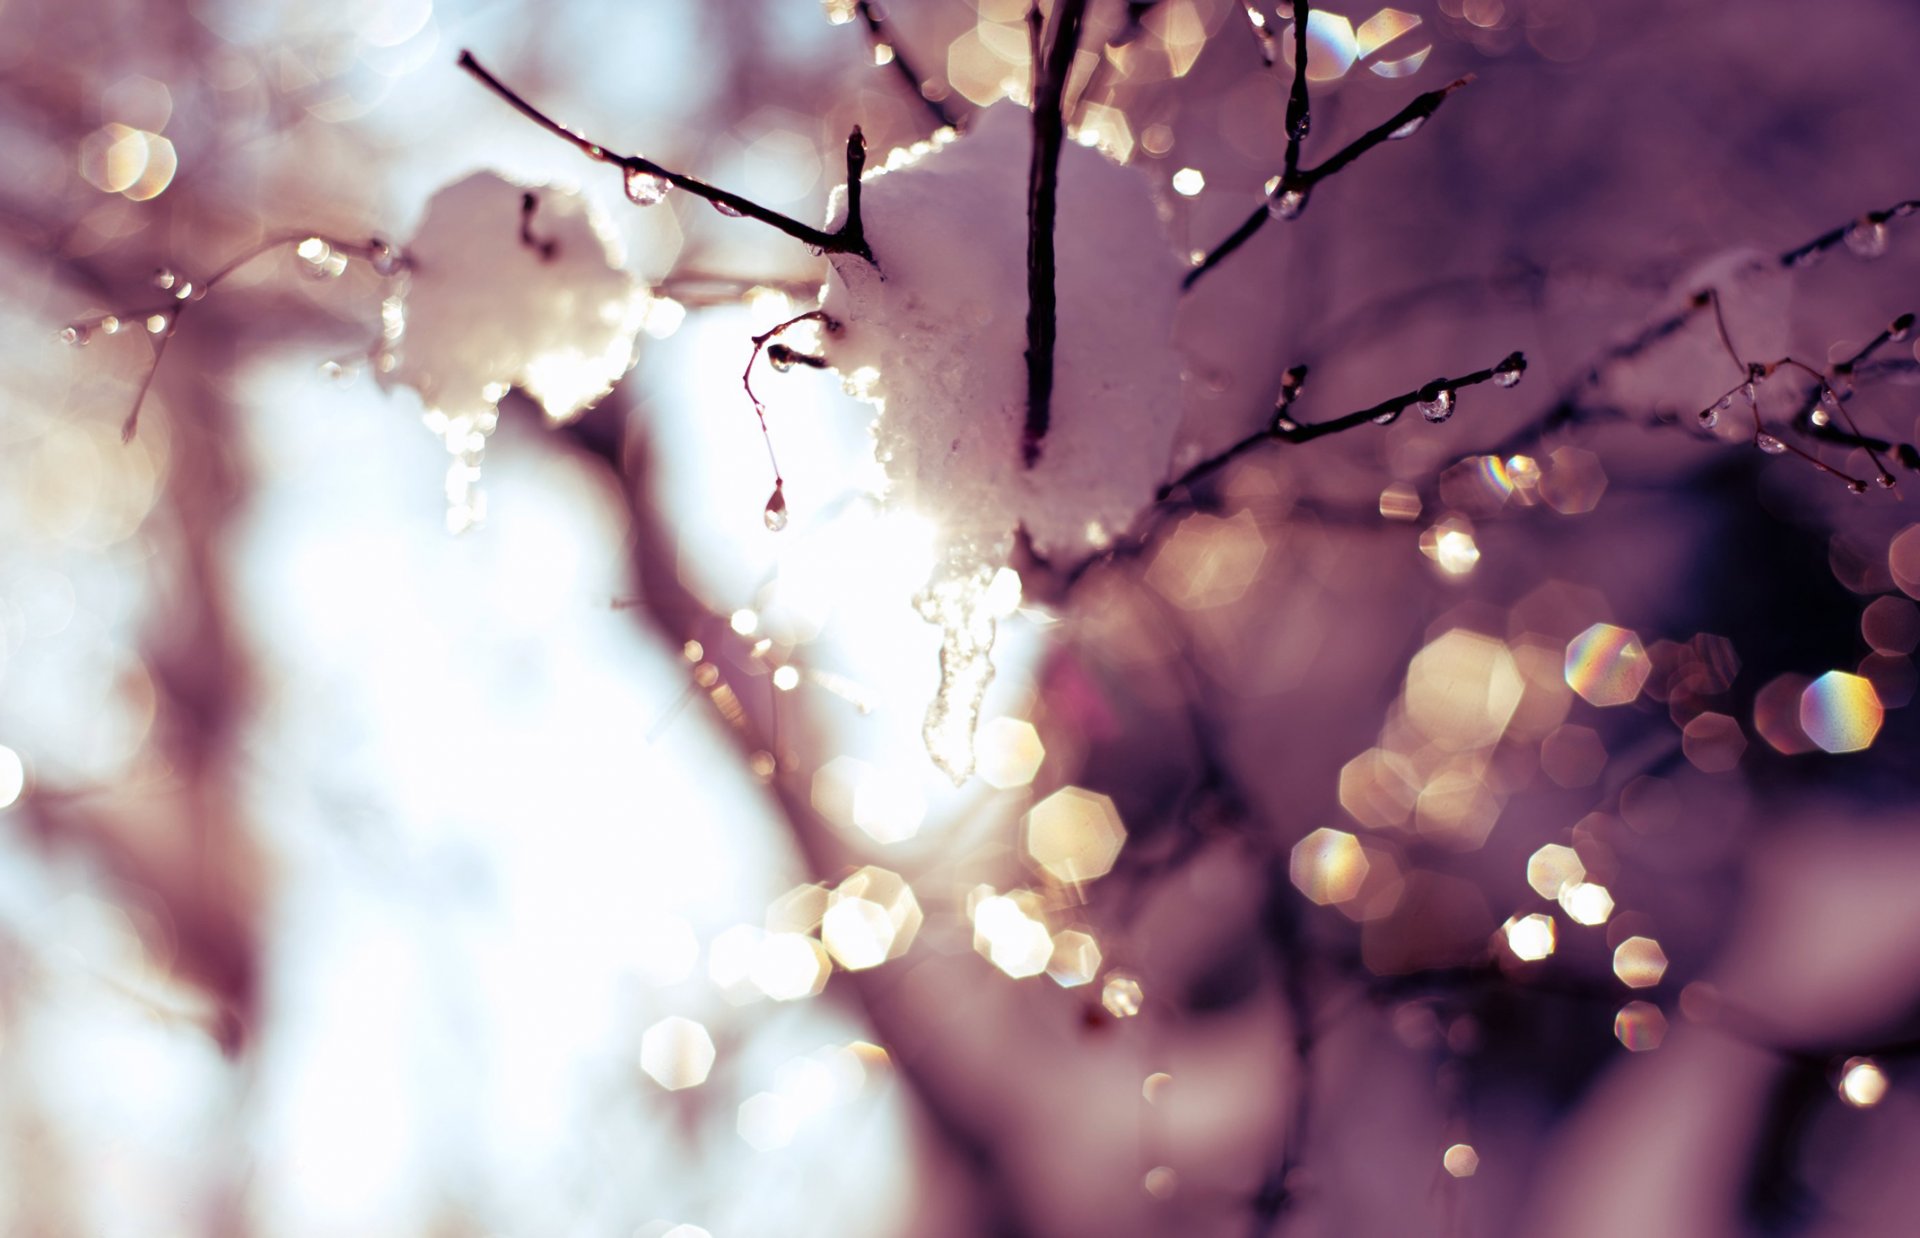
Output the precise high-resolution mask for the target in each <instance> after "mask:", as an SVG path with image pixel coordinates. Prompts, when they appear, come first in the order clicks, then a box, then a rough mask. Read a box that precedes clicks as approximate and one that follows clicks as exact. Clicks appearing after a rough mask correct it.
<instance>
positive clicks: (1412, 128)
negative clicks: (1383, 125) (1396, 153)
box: [1387, 116, 1427, 142]
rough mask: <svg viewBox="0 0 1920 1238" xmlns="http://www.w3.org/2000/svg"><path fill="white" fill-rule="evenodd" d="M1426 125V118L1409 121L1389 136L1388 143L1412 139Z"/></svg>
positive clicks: (1415, 118) (1418, 117) (1419, 117)
mask: <svg viewBox="0 0 1920 1238" xmlns="http://www.w3.org/2000/svg"><path fill="white" fill-rule="evenodd" d="M1426 123H1427V118H1426V117H1424V116H1416V117H1414V118H1413V119H1412V120H1409V121H1408V122H1407V123H1406V124H1404V125H1401V126H1400V127H1399V128H1398V129H1395V130H1394V131H1393V132H1392V133H1389V134H1388V135H1387V141H1389V142H1398V141H1399V140H1400V139H1402V138H1410V137H1412V136H1413V135H1414V134H1416V133H1418V132H1420V126H1421V125H1424V124H1426Z"/></svg>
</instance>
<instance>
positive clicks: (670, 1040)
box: [640, 1015, 713, 1092]
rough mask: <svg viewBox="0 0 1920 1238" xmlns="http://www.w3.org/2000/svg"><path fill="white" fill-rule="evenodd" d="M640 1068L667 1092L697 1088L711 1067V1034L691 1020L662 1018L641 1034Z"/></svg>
mask: <svg viewBox="0 0 1920 1238" xmlns="http://www.w3.org/2000/svg"><path fill="white" fill-rule="evenodd" d="M640 1069H641V1070H644V1071H646V1072H647V1075H648V1076H649V1077H650V1078H652V1080H653V1081H654V1082H655V1083H657V1084H659V1085H660V1086H661V1087H663V1088H665V1089H667V1091H669V1092H678V1091H679V1090H681V1089H682V1088H694V1087H699V1086H700V1085H701V1084H703V1083H705V1082H706V1081H707V1075H708V1074H709V1073H710V1072H711V1071H712V1070H713V1037H711V1036H709V1035H708V1034H707V1029H706V1028H704V1027H702V1026H701V1025H700V1024H698V1023H695V1022H694V1021H693V1020H692V1019H683V1018H681V1017H680V1016H679V1015H674V1016H672V1017H670V1018H665V1019H662V1020H660V1021H659V1022H658V1023H656V1024H654V1025H653V1026H652V1027H650V1028H648V1029H647V1030H646V1032H645V1033H644V1034H643V1035H642V1036H641V1037H640Z"/></svg>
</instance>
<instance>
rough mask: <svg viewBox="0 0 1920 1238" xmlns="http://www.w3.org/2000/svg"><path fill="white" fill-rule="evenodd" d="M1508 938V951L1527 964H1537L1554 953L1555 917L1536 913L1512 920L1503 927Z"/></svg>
mask: <svg viewBox="0 0 1920 1238" xmlns="http://www.w3.org/2000/svg"><path fill="white" fill-rule="evenodd" d="M1502 931H1503V932H1505V933H1506V936H1507V949H1509V950H1511V951H1513V956H1514V957H1515V958H1517V959H1520V960H1522V961H1523V962H1527V963H1537V962H1539V961H1540V960H1541V959H1544V958H1546V957H1547V956H1548V955H1550V954H1552V953H1553V947H1554V944H1555V943H1554V929H1553V917H1552V916H1548V915H1542V914H1541V913H1539V912H1535V913H1533V914H1532V915H1527V916H1519V917H1517V918H1514V919H1510V920H1508V921H1507V922H1506V924H1505V925H1503V926H1502Z"/></svg>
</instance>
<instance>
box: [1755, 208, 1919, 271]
mask: <svg viewBox="0 0 1920 1238" xmlns="http://www.w3.org/2000/svg"><path fill="white" fill-rule="evenodd" d="M1915 212H1920V198H1909V199H1907V200H1906V201H1905V202H1896V203H1894V204H1893V205H1892V206H1890V207H1888V208H1887V209H1885V210H1883V211H1868V212H1867V213H1866V214H1864V215H1862V216H1860V218H1858V219H1854V220H1849V221H1848V222H1846V223H1844V224H1841V225H1840V226H1839V227H1838V228H1832V229H1829V230H1828V231H1826V232H1822V233H1821V234H1820V235H1819V236H1816V237H1814V238H1813V239H1812V240H1811V241H1808V242H1807V243H1806V244H1804V245H1797V246H1795V247H1794V248H1792V249H1789V250H1788V251H1787V252H1786V253H1784V254H1781V255H1780V265H1781V266H1783V267H1803V266H1808V265H1810V264H1812V263H1814V262H1817V261H1818V260H1819V259H1820V257H1821V255H1823V254H1825V253H1826V252H1827V251H1828V250H1830V249H1837V248H1839V247H1840V246H1842V245H1845V246H1847V247H1848V248H1850V249H1855V250H1858V251H1859V252H1860V253H1861V255H1862V256H1863V257H1869V258H1871V257H1875V256H1876V255H1878V253H1879V252H1880V250H1882V249H1884V248H1885V247H1886V225H1887V224H1888V223H1889V222H1890V221H1892V220H1896V219H1905V218H1906V217H1907V216H1909V215H1912V214H1914V213H1915Z"/></svg>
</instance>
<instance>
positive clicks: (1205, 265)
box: [1180, 6, 1473, 291]
mask: <svg viewBox="0 0 1920 1238" xmlns="http://www.w3.org/2000/svg"><path fill="white" fill-rule="evenodd" d="M1303 7H1304V6H1303ZM1302 63H1303V64H1304V59H1303V60H1302ZM1305 81H1306V73H1305V70H1304V69H1301V70H1300V71H1299V73H1298V76H1297V81H1296V92H1297V94H1299V95H1301V96H1304V95H1305V93H1306V87H1305ZM1472 81H1473V74H1471V73H1469V74H1467V75H1466V76H1465V77H1462V78H1459V79H1458V80H1456V81H1452V82H1449V83H1447V84H1446V85H1445V86H1442V87H1440V88H1439V89H1438V90H1429V91H1427V92H1426V93H1425V94H1423V95H1419V96H1417V97H1416V98H1415V99H1414V100H1413V102H1411V103H1409V104H1407V105H1406V106H1405V107H1403V108H1401V109H1400V110H1399V111H1397V112H1395V113H1394V114H1393V115H1392V116H1390V117H1388V118H1387V119H1386V120H1384V121H1382V122H1381V123H1380V124H1378V125H1375V126H1374V127H1373V128H1371V129H1369V130H1367V131H1366V132H1365V133H1363V134H1361V135H1360V136H1359V137H1357V138H1355V139H1354V140H1353V141H1351V142H1349V143H1347V145H1345V146H1344V147H1342V148H1341V149H1340V150H1339V151H1338V152H1336V153H1335V154H1333V155H1332V156H1330V157H1329V158H1328V159H1327V160H1326V161H1325V162H1323V163H1321V164H1319V165H1318V166H1316V167H1312V168H1306V169H1300V168H1297V167H1296V168H1290V169H1288V170H1287V171H1284V172H1282V173H1281V174H1280V175H1279V176H1276V177H1274V178H1273V180H1272V181H1271V182H1270V188H1269V189H1268V191H1267V197H1266V200H1265V201H1264V202H1262V203H1261V204H1260V206H1259V207H1258V208H1256V209H1255V210H1254V211H1253V213H1252V214H1250V215H1248V216H1247V218H1246V220H1245V221H1244V222H1242V223H1241V225H1240V226H1239V227H1238V228H1235V229H1234V230H1233V232H1232V233H1231V234H1230V235H1229V236H1228V237H1227V239H1226V240H1224V241H1222V242H1220V244H1218V245H1216V246H1215V247H1214V248H1213V249H1212V251H1210V252H1209V253H1208V254H1207V255H1206V257H1204V258H1202V259H1201V260H1200V262H1199V263H1198V264H1197V265H1196V266H1195V267H1194V268H1193V269H1192V270H1191V271H1188V272H1187V274H1186V277H1185V278H1184V279H1182V280H1181V281H1180V287H1181V289H1182V290H1183V291H1184V290H1187V289H1191V288H1192V287H1193V286H1194V285H1195V284H1196V283H1198V282H1200V277H1201V276H1203V275H1205V274H1206V273H1207V272H1208V271H1211V270H1213V268H1215V267H1217V266H1219V265H1220V264H1221V263H1222V262H1223V261H1225V260H1226V259H1227V257H1228V256H1229V255H1230V254H1232V253H1233V252H1234V251H1235V250H1237V249H1239V248H1240V247H1241V246H1242V245H1245V244H1246V243H1247V242H1248V241H1249V240H1251V239H1252V238H1253V235H1254V234H1255V233H1256V232H1258V231H1260V229H1261V228H1264V227H1265V226H1266V223H1267V220H1268V219H1269V218H1272V217H1275V216H1278V217H1279V218H1281V219H1286V220H1294V219H1298V218H1299V217H1300V215H1301V214H1302V213H1303V212H1305V211H1306V209H1307V202H1308V199H1310V198H1311V197H1312V196H1313V190H1314V186H1316V185H1318V184H1319V183H1320V182H1321V181H1324V180H1327V179H1329V178H1330V177H1332V176H1334V175H1336V174H1338V173H1340V172H1342V171H1344V170H1345V169H1346V168H1347V167H1348V166H1349V165H1351V164H1352V163H1354V162H1355V161H1356V160H1358V159H1359V158H1360V156H1362V155H1364V154H1366V153H1367V152H1368V151H1370V150H1372V149H1373V148H1374V147H1376V146H1379V145H1380V144H1382V143H1383V142H1390V141H1394V140H1395V139H1398V138H1405V137H1411V136H1412V135H1413V134H1414V133H1415V132H1416V131H1417V130H1418V129H1419V128H1420V126H1421V125H1423V124H1425V123H1426V121H1427V118H1428V117H1430V116H1432V115H1433V114H1434V113H1435V112H1437V111H1439V110H1440V105H1441V104H1442V103H1444V102H1445V101H1446V98H1447V96H1448V95H1450V94H1452V93H1453V92H1454V91H1456V90H1458V89H1460V88H1461V87H1462V86H1465V85H1467V84H1469V83H1470V82H1472ZM1293 114H1294V104H1293V100H1291V99H1290V100H1289V101H1288V104H1287V115H1288V127H1289V129H1291V128H1292V123H1293V120H1292V118H1293ZM1300 115H1301V118H1302V123H1303V124H1304V123H1307V115H1308V114H1307V111H1306V105H1305V104H1304V103H1302V104H1301V111H1300ZM1302 132H1303V134H1304V129H1303V130H1302ZM1287 149H1288V157H1289V158H1291V159H1297V158H1298V157H1299V155H1298V149H1297V143H1296V142H1295V141H1294V139H1293V138H1292V136H1291V134H1289V137H1288V140H1287Z"/></svg>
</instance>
